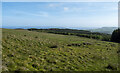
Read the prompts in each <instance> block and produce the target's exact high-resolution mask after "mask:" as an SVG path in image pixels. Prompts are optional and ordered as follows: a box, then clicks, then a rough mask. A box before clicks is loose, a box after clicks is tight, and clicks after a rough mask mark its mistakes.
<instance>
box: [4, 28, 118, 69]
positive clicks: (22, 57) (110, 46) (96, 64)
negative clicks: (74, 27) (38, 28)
mask: <svg viewBox="0 0 120 73" xmlns="http://www.w3.org/2000/svg"><path fill="white" fill-rule="evenodd" d="M2 32H3V37H2V46H3V47H2V57H3V68H2V69H3V71H16V70H20V71H112V70H118V54H117V50H118V44H117V43H113V42H106V41H99V40H95V39H88V38H84V37H77V36H72V35H60V34H51V33H44V32H34V31H27V30H14V29H3V31H2ZM88 43H89V44H88Z"/></svg>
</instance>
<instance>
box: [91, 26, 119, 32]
mask: <svg viewBox="0 0 120 73" xmlns="http://www.w3.org/2000/svg"><path fill="white" fill-rule="evenodd" d="M115 29H118V27H102V28H98V29H90V30H89V31H91V32H99V33H106V34H112V32H113V31H114V30H115Z"/></svg>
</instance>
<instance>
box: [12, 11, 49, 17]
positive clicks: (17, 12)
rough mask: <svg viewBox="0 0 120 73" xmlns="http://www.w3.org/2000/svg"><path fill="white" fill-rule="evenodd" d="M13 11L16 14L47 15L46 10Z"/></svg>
mask: <svg viewBox="0 0 120 73" xmlns="http://www.w3.org/2000/svg"><path fill="white" fill-rule="evenodd" d="M13 13H15V14H17V15H29V16H42V17H47V16H48V13H47V12H36V13H31V12H25V11H13Z"/></svg>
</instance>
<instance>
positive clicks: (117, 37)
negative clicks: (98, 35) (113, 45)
mask: <svg viewBox="0 0 120 73" xmlns="http://www.w3.org/2000/svg"><path fill="white" fill-rule="evenodd" d="M111 41H112V42H117V43H120V29H117V30H114V31H113V33H112V36H111Z"/></svg>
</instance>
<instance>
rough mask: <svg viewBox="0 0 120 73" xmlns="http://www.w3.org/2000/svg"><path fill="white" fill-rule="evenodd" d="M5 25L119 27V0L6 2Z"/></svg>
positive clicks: (3, 6)
mask: <svg viewBox="0 0 120 73" xmlns="http://www.w3.org/2000/svg"><path fill="white" fill-rule="evenodd" d="M2 13H3V14H2V15H3V24H2V25H3V26H4V27H5V26H13V27H18V26H58V27H113V26H114V27H115V26H116V27H117V26H118V3H117V2H3V4H2Z"/></svg>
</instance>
